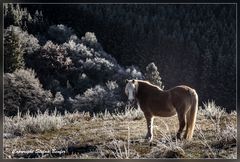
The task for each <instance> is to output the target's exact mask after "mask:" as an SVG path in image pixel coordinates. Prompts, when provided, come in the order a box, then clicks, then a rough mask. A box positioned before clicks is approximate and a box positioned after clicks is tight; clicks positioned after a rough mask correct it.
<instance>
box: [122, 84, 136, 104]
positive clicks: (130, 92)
mask: <svg viewBox="0 0 240 162" xmlns="http://www.w3.org/2000/svg"><path fill="white" fill-rule="evenodd" d="M137 90H138V83H137V81H135V80H126V87H125V93H126V95H127V96H128V100H129V101H130V102H131V103H132V102H134V101H135V97H136V93H137Z"/></svg>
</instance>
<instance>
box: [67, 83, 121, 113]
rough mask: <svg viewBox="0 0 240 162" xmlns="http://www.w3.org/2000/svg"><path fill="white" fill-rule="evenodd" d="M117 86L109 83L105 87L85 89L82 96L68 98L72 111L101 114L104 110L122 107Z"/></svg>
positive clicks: (98, 86)
mask: <svg viewBox="0 0 240 162" xmlns="http://www.w3.org/2000/svg"><path fill="white" fill-rule="evenodd" d="M119 91H120V89H119V87H118V84H117V83H116V82H114V81H109V82H107V83H106V85H105V86H100V85H96V86H95V87H94V88H89V89H87V90H86V91H85V92H84V93H83V94H82V95H77V96H75V98H74V99H71V98H70V102H71V103H72V109H73V110H78V111H90V112H103V111H105V110H106V109H107V110H109V111H113V110H115V109H120V108H122V107H123V106H124V103H123V101H121V94H120V93H119Z"/></svg>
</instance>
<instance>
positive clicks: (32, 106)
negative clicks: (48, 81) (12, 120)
mask: <svg viewBox="0 0 240 162" xmlns="http://www.w3.org/2000/svg"><path fill="white" fill-rule="evenodd" d="M51 106H52V94H51V92H49V91H45V90H44V89H43V88H42V85H41V84H40V82H39V80H38V79H37V78H36V75H35V72H34V71H33V70H30V69H27V70H24V69H19V70H16V71H15V72H14V73H5V74H4V108H5V109H4V113H5V115H7V116H11V115H16V114H17V112H18V111H20V112H23V113H25V112H27V111H28V110H29V111H30V112H31V113H35V112H37V110H38V109H39V110H40V111H45V110H46V109H50V108H51Z"/></svg>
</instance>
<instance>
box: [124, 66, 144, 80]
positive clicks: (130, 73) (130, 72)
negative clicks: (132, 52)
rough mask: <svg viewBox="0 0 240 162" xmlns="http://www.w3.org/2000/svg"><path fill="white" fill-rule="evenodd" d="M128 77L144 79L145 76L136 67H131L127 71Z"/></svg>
mask: <svg viewBox="0 0 240 162" xmlns="http://www.w3.org/2000/svg"><path fill="white" fill-rule="evenodd" d="M125 72H126V75H127V76H128V77H129V78H132V79H143V75H142V73H141V72H140V70H138V68H137V67H135V66H130V67H128V68H127V69H126V71H125Z"/></svg>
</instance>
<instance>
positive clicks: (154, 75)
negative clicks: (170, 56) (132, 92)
mask: <svg viewBox="0 0 240 162" xmlns="http://www.w3.org/2000/svg"><path fill="white" fill-rule="evenodd" d="M145 77H146V79H147V80H148V81H149V82H151V83H152V84H155V85H157V86H159V88H161V89H164V86H163V84H162V79H161V77H160V75H159V72H158V68H157V66H156V65H155V64H154V63H153V62H152V63H150V64H148V65H147V67H146V74H145Z"/></svg>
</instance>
